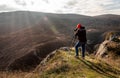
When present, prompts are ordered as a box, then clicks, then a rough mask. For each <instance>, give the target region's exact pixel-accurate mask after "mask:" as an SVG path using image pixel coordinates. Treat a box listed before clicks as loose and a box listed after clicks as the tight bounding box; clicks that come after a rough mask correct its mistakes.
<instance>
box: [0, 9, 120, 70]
mask: <svg viewBox="0 0 120 78" xmlns="http://www.w3.org/2000/svg"><path fill="white" fill-rule="evenodd" d="M104 17H109V16H108V15H104ZM104 17H100V16H98V17H90V16H84V15H77V14H51V13H41V12H29V11H16V12H5V13H0V70H9V69H21V70H25V71H26V69H25V68H27V70H30V69H31V68H32V67H33V68H35V67H36V66H37V65H38V64H39V63H40V61H41V60H42V59H43V58H45V57H46V56H47V54H49V53H50V52H51V51H54V50H55V49H58V48H59V47H62V46H70V43H71V39H72V37H73V29H74V28H75V27H76V25H77V24H78V23H81V24H83V25H84V26H85V27H86V29H87V38H88V40H89V41H90V44H89V45H90V46H91V45H92V46H91V47H90V48H91V49H93V46H94V45H95V44H97V43H100V42H101V41H102V36H101V35H102V34H103V33H104V32H107V31H110V30H115V31H117V30H118V31H119V30H120V28H119V27H120V20H119V19H120V16H116V15H112V17H109V19H108V18H107V19H105V18H104ZM113 17H114V19H112V18H113ZM34 60H37V61H36V62H34ZM24 66H25V67H24ZM33 68H32V69H33Z"/></svg>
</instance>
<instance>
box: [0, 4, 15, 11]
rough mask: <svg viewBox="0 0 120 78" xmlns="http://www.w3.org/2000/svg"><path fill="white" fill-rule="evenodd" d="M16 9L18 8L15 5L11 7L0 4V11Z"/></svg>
mask: <svg viewBox="0 0 120 78" xmlns="http://www.w3.org/2000/svg"><path fill="white" fill-rule="evenodd" d="M14 10H17V9H16V8H13V7H9V6H7V5H0V11H1V12H2V11H14Z"/></svg>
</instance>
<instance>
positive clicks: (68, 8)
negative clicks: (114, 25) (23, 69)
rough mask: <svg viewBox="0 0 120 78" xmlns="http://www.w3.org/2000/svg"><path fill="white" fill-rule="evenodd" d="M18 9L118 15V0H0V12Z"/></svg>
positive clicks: (119, 13)
mask: <svg viewBox="0 0 120 78" xmlns="http://www.w3.org/2000/svg"><path fill="white" fill-rule="evenodd" d="M20 10H25V11H37V12H47V13H73V14H82V15H88V16H95V15H102V14H118V15H120V0H0V12H9V11H20Z"/></svg>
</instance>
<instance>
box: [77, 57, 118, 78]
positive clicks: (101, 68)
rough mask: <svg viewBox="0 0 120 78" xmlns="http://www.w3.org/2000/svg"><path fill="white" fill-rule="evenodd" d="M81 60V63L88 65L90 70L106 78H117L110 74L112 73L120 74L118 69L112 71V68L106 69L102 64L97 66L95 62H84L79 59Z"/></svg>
mask: <svg viewBox="0 0 120 78" xmlns="http://www.w3.org/2000/svg"><path fill="white" fill-rule="evenodd" d="M79 60H80V61H81V62H83V63H84V64H85V65H87V66H88V67H89V68H90V69H92V70H94V71H96V72H98V73H100V74H103V75H104V76H107V77H110V78H117V77H116V76H114V75H112V74H109V73H108V72H110V73H114V74H120V71H119V70H117V69H112V67H110V66H108V67H104V66H102V65H101V64H95V63H93V62H90V61H88V60H82V59H80V58H79Z"/></svg>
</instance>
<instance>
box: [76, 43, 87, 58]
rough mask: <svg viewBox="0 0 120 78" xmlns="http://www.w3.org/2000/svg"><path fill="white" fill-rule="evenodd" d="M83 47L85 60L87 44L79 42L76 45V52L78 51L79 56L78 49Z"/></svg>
mask: <svg viewBox="0 0 120 78" xmlns="http://www.w3.org/2000/svg"><path fill="white" fill-rule="evenodd" d="M79 47H81V48H82V57H83V58H84V57H85V43H82V42H79V41H78V42H77V43H76V44H75V51H76V56H79V54H78V48H79Z"/></svg>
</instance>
